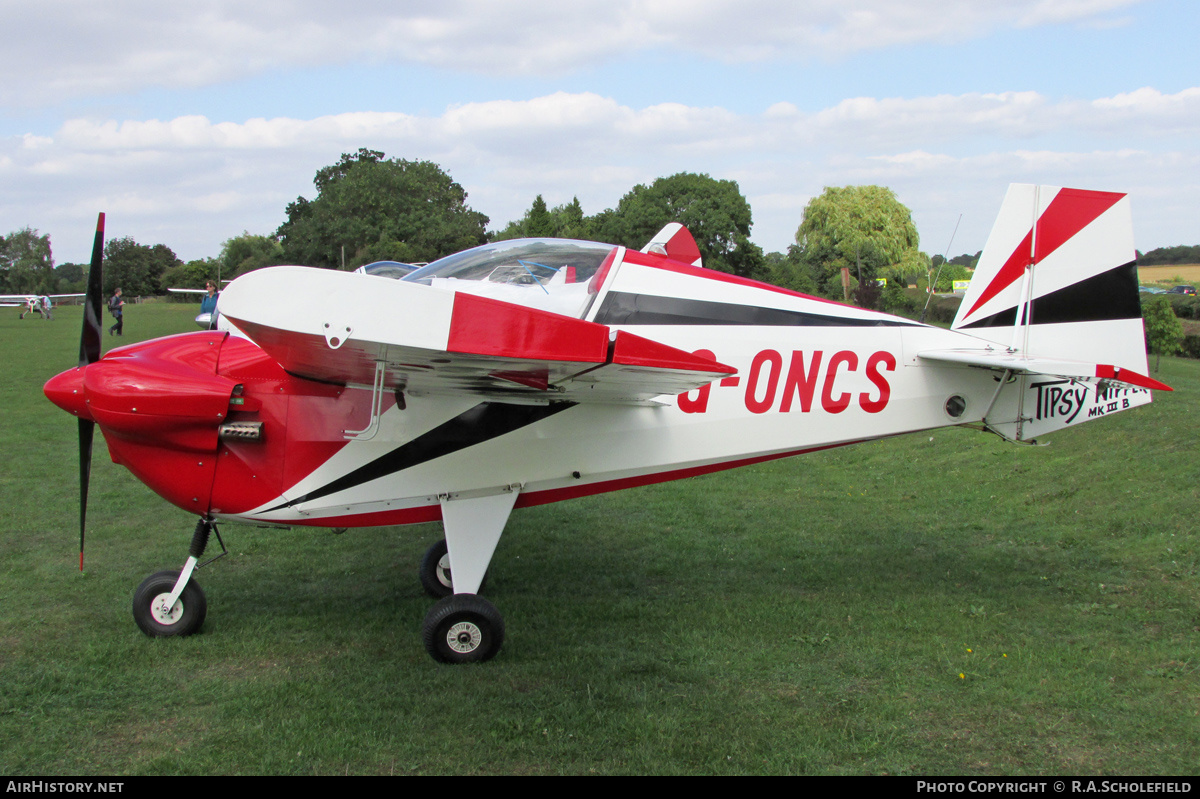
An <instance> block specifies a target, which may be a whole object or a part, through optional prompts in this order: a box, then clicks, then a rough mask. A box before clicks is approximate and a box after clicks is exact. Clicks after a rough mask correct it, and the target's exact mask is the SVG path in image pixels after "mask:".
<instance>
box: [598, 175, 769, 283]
mask: <svg viewBox="0 0 1200 799" xmlns="http://www.w3.org/2000/svg"><path fill="white" fill-rule="evenodd" d="M596 221H597V235H598V237H599V238H600V240H601V241H605V242H610V243H612V244H623V245H625V246H626V247H633V248H635V249H640V248H641V247H643V246H645V244H646V242H648V241H649V240H650V239H651V237H653V236H654V234H655V233H657V232H658V231H659V230H661V229H662V227H663V225H666V224H667V223H668V222H679V223H680V224H682V225H684V226H685V227H687V229H688V230H690V231H691V233H692V236H694V237H695V239H696V244H697V246H698V247H699V248H700V254H701V255H702V256H703V258H704V265H705V266H706V267H709V268H710V269H719V270H721V271H722V272H732V273H733V274H735V275H742V276H743V277H761V276H763V275H764V273H765V260H764V256H763V252H762V248H760V247H759V246H758V245H757V244H754V243H753V242H751V241H750V226H751V225H752V224H753V222H752V220H751V215H750V203H748V202H746V198H745V197H743V196H742V193H741V190H740V189H739V188H738V184H737V183H735V182H734V181H732V180H716V179H714V178H711V177H709V176H708V175H697V174H693V173H690V172H680V173H679V174H678V175H671V176H670V177H666V178H659V179H658V180H656V181H654V182H653V183H652V184H650V185H649V186H645V185H638V186H634V187H633V189H632V190H631V191H630V192H629V193H628V194H626V195H625V196H624V197H622V198H621V202H620V203H618V204H617V207H616V209H615V210H612V211H606V212H604V213H603V214H600V215H598V217H597V218H596Z"/></svg>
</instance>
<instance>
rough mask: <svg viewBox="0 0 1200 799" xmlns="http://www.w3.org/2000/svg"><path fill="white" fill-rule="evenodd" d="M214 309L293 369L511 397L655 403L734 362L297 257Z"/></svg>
mask: <svg viewBox="0 0 1200 799" xmlns="http://www.w3.org/2000/svg"><path fill="white" fill-rule="evenodd" d="M218 308H219V310H220V312H221V314H222V315H223V317H224V318H225V319H227V320H229V321H230V322H231V323H232V324H233V325H234V326H235V327H236V328H237V329H238V330H240V331H242V332H243V333H245V334H246V335H247V336H248V337H249V338H250V339H251V340H253V341H254V342H255V343H256V344H258V345H259V346H260V347H262V348H263V350H265V351H266V352H267V353H268V354H269V355H271V357H273V358H275V359H276V360H277V361H278V362H279V363H280V364H281V365H282V366H283V367H284V368H285V369H286V370H287V371H288V372H290V373H292V374H294V375H297V376H299V377H306V378H311V379H315V380H324V381H328V382H334V383H343V384H359V385H368V386H369V385H372V384H373V382H374V381H375V379H376V375H377V369H378V370H379V371H380V372H381V377H382V380H383V383H384V385H385V386H387V387H388V388H392V389H399V390H404V391H406V392H409V393H414V394H415V393H428V394H447V393H452V394H461V393H469V394H474V395H479V396H484V397H489V398H493V399H500V400H507V401H515V402H522V401H548V400H554V401H558V400H564V401H571V402H610V403H611V402H615V403H632V404H647V403H649V404H656V403H655V402H654V398H655V397H659V396H661V395H674V394H680V393H682V392H685V391H690V390H692V389H694V388H699V387H700V386H703V385H706V384H708V383H710V382H712V381H713V380H715V379H718V378H723V377H727V376H729V375H731V374H734V373H735V372H736V370H735V369H734V368H733V367H730V366H726V365H724V364H721V363H718V362H717V361H714V360H712V359H710V358H706V357H702V356H697V355H693V354H691V353H688V352H684V351H682V350H679V349H676V348H674V347H670V346H667V345H665V344H661V343H658V342H655V341H651V340H649V339H645V338H642V337H640V336H635V335H633V334H631V333H628V332H625V331H615V330H611V329H610V328H609V327H607V326H605V325H601V324H596V323H594V322H587V321H584V320H582V319H575V318H573V317H569V316H563V315H561V314H556V313H551V312H549V311H543V310H539V309H536V308H530V307H526V306H523V305H518V304H515V303H511V302H505V301H503V300H498V299H494V298H491V297H484V296H479V295H476V294H471V293H467V292H454V291H446V290H443V289H439V288H433V287H431V286H425V285H422V284H418V283H408V282H403V281H378V280H369V279H365V278H364V276H362V275H355V274H353V273H346V272H335V271H332V270H325V269H309V268H305V267H272V268H268V269H260V270H258V271H255V272H251V273H249V274H247V275H244V276H243V277H240V278H238V279H237V280H235V281H234V282H233V283H232V284H231V285H230V286H229V287H228V288H227V289H226V290H225V291H224V292H223V293H222V294H221V299H220V300H219V306H218Z"/></svg>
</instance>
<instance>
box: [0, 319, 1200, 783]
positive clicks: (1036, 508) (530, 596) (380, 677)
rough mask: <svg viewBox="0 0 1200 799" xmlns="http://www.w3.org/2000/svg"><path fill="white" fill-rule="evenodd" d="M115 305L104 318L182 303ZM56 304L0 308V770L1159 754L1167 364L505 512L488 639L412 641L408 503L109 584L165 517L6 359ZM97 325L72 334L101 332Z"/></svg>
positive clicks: (1188, 729) (1190, 517) (461, 767)
mask: <svg viewBox="0 0 1200 799" xmlns="http://www.w3.org/2000/svg"><path fill="white" fill-rule="evenodd" d="M194 313H195V308H194V306H177V305H167V304H160V305H145V306H137V307H134V308H132V309H131V310H130V311H129V312H128V314H127V318H126V337H125V341H126V342H128V341H131V340H137V339H138V338H144V337H150V336H152V335H161V334H165V333H169V332H181V331H185V330H189V329H191V321H190V320H191V316H192V315H193V314H194ZM78 336H79V309H77V308H69V309H62V310H61V311H60V312H59V313H58V314H57V318H56V319H55V320H54V321H52V322H43V321H41V320H28V319H27V320H24V321H18V320H17V318H16V313H15V312H10V313H5V314H3V315H2V316H0V342H2V343H3V347H4V353H5V355H4V366H5V375H6V379H5V381H4V383H3V385H2V386H0V391H2V392H3V398H4V400H3V408H4V411H5V413H4V419H3V421H2V422H0V441H2V443H3V451H4V452H7V453H8V460H7V462H6V463H5V464H4V466H3V467H0V498H2V500H3V502H2V504H0V514H2V518H3V522H4V526H3V527H4V534H3V536H2V537H0V742H2V743H0V774H6V775H13V776H15V775H50V774H57V775H134V774H268V773H269V774H498V773H502V774H588V773H598V774H635V773H636V774H643V773H645V774H917V775H938V774H944V775H959V774H962V775H1019V774H1067V773H1070V774H1109V775H1120V774H1155V775H1162V774H1177V775H1186V774H1195V773H1196V768H1197V764H1198V763H1200V607H1198V600H1200V586H1198V584H1197V579H1198V571H1197V567H1198V554H1200V550H1198V548H1197V541H1196V510H1197V507H1198V503H1197V499H1198V497H1197V486H1198V485H1200V466H1198V464H1200V459H1198V453H1197V444H1198V442H1200V436H1197V433H1196V419H1197V409H1198V400H1197V396H1198V394H1197V391H1198V389H1200V362H1196V361H1186V360H1177V359H1169V358H1164V359H1163V362H1162V363H1163V365H1162V371H1161V372H1159V373H1157V374H1156V375H1155V376H1156V377H1158V378H1159V379H1161V380H1163V381H1165V382H1167V383H1168V384H1171V385H1173V386H1175V387H1176V389H1177V390H1176V391H1175V392H1173V393H1160V394H1157V395H1156V397H1155V402H1154V403H1153V404H1152V405H1150V406H1147V407H1144V408H1139V409H1136V410H1134V411H1131V412H1128V413H1122V414H1119V415H1117V416H1115V417H1112V418H1107V419H1103V420H1100V421H1097V422H1095V423H1091V424H1087V425H1084V426H1082V427H1079V428H1075V429H1072V430H1067V431H1063V432H1061V433H1059V434H1057V435H1055V436H1052V437H1050V438H1049V439H1047V440H1048V441H1049V442H1050V445H1049V446H1045V447H1017V446H1013V445H1010V444H1005V443H1003V442H1002V441H1000V440H999V439H996V438H994V437H991V436H986V435H983V434H979V433H975V432H971V431H966V430H958V429H954V430H946V431H939V432H935V433H933V434H924V435H913V436H907V437H902V438H897V439H892V440H889V441H881V442H874V443H870V444H864V445H859V446H856V447H848V448H845V449H841V450H837V451H829V452H825V453H820V454H817V455H812V456H807V457H803V458H798V459H792V460H785V461H778V462H774V463H768V464H763V465H759V466H755V467H751V468H747V469H743V470H738V471H733V472H728V473H725V474H719V475H712V476H708V477H703V478H695V479H690V480H685V481H680V482H677V483H668V484H664V485H659V486H652V487H648V488H643V489H635V490H631V491H625V492H619V493H615V494H609V495H605V496H599V497H593V498H589V499H584V500H578V501H574V502H566V503H561V504H557V505H548V506H543V507H538V508H531V509H526V510H522V511H518V512H517V513H515V514H514V516H513V518H512V519H511V520H510V522H509V525H508V528H507V531H506V533H505V538H504V540H503V541H502V542H501V544H500V548H499V550H498V551H497V555H496V558H495V560H494V562H493V564H492V568H491V572H490V577H489V583H488V588H487V594H488V596H489V598H490V599H491V600H492V601H493V602H494V603H495V604H496V605H497V606H498V607H499V608H500V610H501V612H502V613H504V615H505V619H506V622H507V625H508V638H507V641H506V644H505V647H504V650H503V651H502V652H501V653H500V655H499V656H498V657H497V658H496V659H495V660H493V661H491V662H490V663H487V664H483V665H481V666H472V667H457V668H453V667H444V666H438V665H437V664H435V663H434V662H433V661H432V660H431V659H430V658H429V657H428V656H427V655H426V654H425V651H424V648H423V647H422V645H421V641H420V627H421V620H422V618H423V617H424V615H425V612H426V611H427V609H428V608H429V606H430V604H431V600H429V599H428V598H426V597H425V596H424V594H423V593H422V591H421V588H420V586H419V584H418V582H417V579H416V568H417V564H418V561H419V559H420V557H421V554H422V552H423V551H424V549H425V547H426V546H427V545H428V544H430V543H432V542H433V541H434V540H435V539H437V538H438V537H440V531H439V528H438V527H436V526H433V525H420V526H414V527H406V528H378V529H366V530H351V531H350V532H348V533H346V534H344V535H340V536H336V535H331V534H330V533H329V532H327V531H324V530H299V529H298V530H294V531H282V530H266V529H258V528H253V527H241V526H232V525H229V526H225V527H224V528H223V533H224V535H225V540H226V543H227V544H228V545H229V547H230V551H231V554H230V555H229V556H228V557H226V558H224V559H222V560H220V561H217V562H216V563H215V564H213V565H212V566H210V567H208V568H206V569H204V570H203V571H201V572H200V573H199V575H198V579H199V582H200V583H201V584H202V585H203V586H204V588H205V590H206V592H207V594H208V599H209V615H208V621H207V622H206V624H205V627H204V629H203V630H202V632H201V634H199V635H196V636H194V637H191V638H187V639H179V640H151V639H148V638H146V637H144V636H143V635H142V634H141V633H140V632H138V631H137V629H136V628H135V627H134V625H133V620H132V618H131V615H130V600H131V597H132V592H133V589H134V587H135V586H136V585H137V584H138V583H139V582H140V581H141V580H142V578H143V577H145V576H146V575H147V574H149V573H151V572H153V571H157V570H159V569H162V568H178V566H179V565H180V564H181V562H182V560H183V558H184V557H185V554H186V548H187V543H188V540H189V538H190V533H191V528H192V526H193V523H194V519H193V518H192V517H189V516H188V515H187V514H186V513H184V512H183V511H179V510H175V509H173V508H171V507H169V506H167V505H166V504H165V503H164V502H163V501H161V500H160V499H158V498H157V497H156V496H154V495H153V494H151V493H150V492H149V491H148V490H147V489H145V488H144V487H143V486H141V484H140V483H138V482H137V481H136V480H135V479H134V478H133V477H132V476H131V475H130V474H129V473H128V472H127V471H125V470H124V469H123V468H121V467H117V466H115V465H113V464H112V463H110V462H109V461H108V459H107V457H106V453H105V450H104V446H103V444H102V443H101V442H100V439H99V438H98V439H97V440H98V446H97V453H96V458H95V465H94V469H93V478H92V480H93V482H92V501H91V504H90V507H89V538H88V553H87V570H86V572H85V573H84V574H82V575H81V574H80V573H79V572H78V570H77V557H78V556H77V552H76V549H77V540H78V539H77V536H78V515H77V514H78V511H77V505H76V501H77V491H78V488H77V477H76V470H77V456H76V441H75V439H76V432H75V425H74V423H73V421H72V420H71V419H70V418H69V417H67V416H66V415H65V414H63V413H62V412H61V411H59V410H58V409H56V408H54V407H53V406H51V405H50V404H49V402H47V401H46V400H45V399H44V398H43V396H42V394H41V386H42V383H43V382H44V381H45V380H46V379H47V378H48V377H50V376H51V375H53V374H54V373H56V372H57V371H60V370H61V369H64V368H67V367H69V366H71V365H72V364H73V363H74V362H75V360H76V358H77V352H78V343H77V342H78ZM112 343H113V340H112V339H110V338H109V337H107V336H105V340H104V344H105V346H106V347H108V346H110V345H111V344H112Z"/></svg>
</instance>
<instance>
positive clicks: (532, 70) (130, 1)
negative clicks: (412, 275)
mask: <svg viewBox="0 0 1200 799" xmlns="http://www.w3.org/2000/svg"><path fill="white" fill-rule="evenodd" d="M1141 1H1142V0H1006V2H1003V3H998V2H995V0H958V2H955V3H950V4H948V3H945V2H944V0H808V2H804V3H797V2H795V1H794V0H705V1H704V2H700V1H699V0H687V1H686V2H684V1H683V0H606V1H605V2H601V0H575V1H574V2H571V3H562V2H559V0H520V1H515V0H514V1H513V2H505V3H496V2H492V1H491V0H449V1H448V2H443V3H440V4H436V5H435V4H431V3H427V2H397V3H392V2H359V3H351V4H343V5H342V6H339V7H338V8H337V9H336V10H333V9H331V7H330V6H329V5H328V4H327V3H324V2H317V0H292V2H286V1H284V0H276V1H275V2H271V1H270V0H264V2H258V3H250V4H245V3H235V2H232V0H193V2H189V3H160V2H150V0H110V1H109V2H106V3H99V4H98V3H91V2H87V3H85V2H83V0H46V1H45V2H40V3H29V2H24V0H3V2H0V12H3V16H4V21H5V58H4V59H3V61H2V62H0V102H3V103H6V104H17V103H19V104H22V105H31V106H40V105H46V104H52V103H55V102H59V101H61V100H63V99H64V98H70V97H80V96H86V95H100V96H110V95H116V94H122V93H129V92H137V91H140V90H142V89H144V88H147V87H167V88H179V87H199V86H209V85H214V84H219V83H222V82H227V81H232V80H236V79H241V78H246V77H249V76H254V75H258V74H261V73H263V72H266V71H269V70H279V69H296V68H305V67H320V66H325V65H333V64H372V65H378V64H382V63H393V64H421V65H426V66H431V67H435V68H440V69H449V70H455V71H465V72H475V73H482V74H488V75H540V76H556V75H561V74H562V73H564V72H566V71H571V70H577V69H581V68H584V67H588V66H596V65H601V64H608V63H612V62H613V61H615V60H617V59H621V58H624V57H627V56H628V55H629V54H633V53H643V52H663V53H688V54H697V55H700V56H702V57H703V58H706V59H715V60H718V61H725V62H739V63H744V62H756V61H768V60H789V61H796V60H810V59H814V58H815V59H830V58H835V59H840V58H842V57H844V56H846V55H848V54H851V53H853V52H860V51H866V50H876V49H879V48H884V47H891V46H895V45H904V44H913V43H919V42H947V41H955V42H957V41H966V40H970V39H973V38H976V37H980V36H984V35H987V34H988V33H991V32H994V31H998V30H1006V29H1012V28H1015V27H1018V26H1025V27H1028V26H1035V25H1046V24H1063V23H1090V24H1093V25H1102V24H1111V22H1112V19H1113V17H1112V12H1113V11H1115V10H1117V9H1121V8H1126V7H1129V6H1132V5H1134V4H1136V3H1138V2H1141Z"/></svg>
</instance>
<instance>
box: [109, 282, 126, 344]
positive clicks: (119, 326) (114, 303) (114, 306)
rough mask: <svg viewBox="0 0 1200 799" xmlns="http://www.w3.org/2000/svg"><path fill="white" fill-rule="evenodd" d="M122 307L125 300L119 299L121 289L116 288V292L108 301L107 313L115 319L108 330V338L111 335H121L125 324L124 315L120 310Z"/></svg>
mask: <svg viewBox="0 0 1200 799" xmlns="http://www.w3.org/2000/svg"><path fill="white" fill-rule="evenodd" d="M124 305H125V300H123V299H121V289H120V287H118V288H117V290H116V291H114V292H113V295H112V296H111V297H109V299H108V312H109V313H111V314H112V315H113V316H115V317H116V318H117V321H116V323H115V324H113V326H112V327H110V328H109V329H108V335H110V336H111V335H112V334H113V333H116V334H117V335H118V336H119V335H122V331H123V330H124V324H125V315H124V313H123V312H122V311H121V309H122V308H123V307H124Z"/></svg>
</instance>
